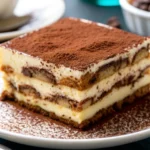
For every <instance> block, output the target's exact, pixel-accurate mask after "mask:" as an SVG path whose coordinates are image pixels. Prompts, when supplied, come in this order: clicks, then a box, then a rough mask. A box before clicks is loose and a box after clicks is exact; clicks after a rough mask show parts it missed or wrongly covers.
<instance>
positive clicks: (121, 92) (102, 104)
mask: <svg viewBox="0 0 150 150" xmlns="http://www.w3.org/2000/svg"><path fill="white" fill-rule="evenodd" d="M148 84H150V76H149V75H145V76H144V77H142V78H141V79H139V80H138V81H137V82H136V83H135V84H134V86H132V85H128V86H124V87H121V88H119V89H113V90H112V92H111V93H109V94H108V95H107V96H105V97H103V98H102V99H101V100H99V101H98V102H97V103H95V104H93V105H91V106H89V107H88V108H86V109H84V110H82V111H80V112H77V111H73V110H71V109H70V108H66V107H64V106H60V105H58V104H54V103H52V102H49V101H45V100H42V99H35V98H33V97H31V96H24V95H22V94H20V93H18V92H13V91H12V88H11V87H10V86H9V85H8V84H7V82H5V83H4V86H3V90H2V91H4V90H6V91H8V92H9V93H13V94H14V95H15V97H16V98H17V99H18V100H19V101H24V102H25V103H28V104H31V105H34V106H39V107H41V108H42V109H44V110H46V111H48V112H53V113H55V114H56V115H57V116H59V117H62V118H66V119H71V120H73V121H75V122H77V123H78V124H80V123H82V122H83V121H84V120H87V119H90V118H92V117H93V116H94V115H95V114H96V113H97V112H98V111H100V110H102V109H103V108H108V107H109V106H111V105H113V104H114V103H116V102H119V101H121V100H123V99H124V98H126V97H127V96H129V95H132V94H133V93H134V92H135V91H137V90H138V89H139V88H141V87H143V86H146V85H148ZM27 100H30V101H27Z"/></svg>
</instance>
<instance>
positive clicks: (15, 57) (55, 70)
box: [0, 39, 150, 81]
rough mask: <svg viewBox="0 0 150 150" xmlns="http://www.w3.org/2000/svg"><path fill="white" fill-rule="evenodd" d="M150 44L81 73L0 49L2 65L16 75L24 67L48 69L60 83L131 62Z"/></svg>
mask: <svg viewBox="0 0 150 150" xmlns="http://www.w3.org/2000/svg"><path fill="white" fill-rule="evenodd" d="M149 43H150V39H147V40H145V41H143V43H142V44H139V45H137V46H136V47H134V45H132V46H131V47H128V48H127V49H126V50H127V52H126V53H124V54H118V55H116V56H115V57H113V58H109V59H107V60H100V61H99V62H98V63H93V64H91V65H89V67H88V68H87V69H86V70H84V71H79V70H77V68H76V69H72V68H68V67H65V66H63V65H59V66H56V65H55V64H52V63H47V62H45V61H43V60H42V59H40V58H39V57H33V56H30V55H28V54H25V53H22V52H19V51H16V50H12V49H8V48H5V47H0V57H1V60H0V64H2V65H11V67H12V68H13V69H14V70H15V72H16V73H21V70H22V67H37V68H43V69H47V70H48V71H49V72H50V73H52V74H53V75H54V76H55V78H56V80H57V81H59V80H61V79H63V78H67V77H73V78H75V79H80V78H81V77H82V76H83V75H85V74H86V73H88V72H89V73H95V72H96V71H97V70H98V69H99V67H101V66H103V65H106V64H108V63H110V62H112V61H116V60H118V59H120V58H123V59H124V58H128V57H129V59H130V61H131V60H132V59H133V57H134V54H135V53H136V52H137V51H138V50H139V49H141V48H143V47H147V45H148V44H149Z"/></svg>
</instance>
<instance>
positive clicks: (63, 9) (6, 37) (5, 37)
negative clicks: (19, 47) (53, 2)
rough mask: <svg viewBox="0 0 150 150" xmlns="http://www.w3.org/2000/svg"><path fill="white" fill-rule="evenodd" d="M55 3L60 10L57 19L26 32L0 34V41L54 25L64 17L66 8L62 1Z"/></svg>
mask: <svg viewBox="0 0 150 150" xmlns="http://www.w3.org/2000/svg"><path fill="white" fill-rule="evenodd" d="M57 1H58V2H59V3H60V4H61V6H62V8H61V10H60V13H59V14H58V15H57V17H55V19H53V21H51V22H49V23H48V24H47V25H44V26H41V27H37V28H33V29H26V30H21V31H11V32H5V33H0V41H4V40H8V39H12V38H15V37H17V36H20V35H22V34H26V33H28V32H32V31H34V30H38V29H40V28H43V27H45V26H48V25H50V24H52V23H55V22H56V21H57V20H59V19H60V18H61V17H62V16H63V15H64V13H65V8H66V6H65V2H64V0H57Z"/></svg>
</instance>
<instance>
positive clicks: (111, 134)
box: [0, 99, 150, 149]
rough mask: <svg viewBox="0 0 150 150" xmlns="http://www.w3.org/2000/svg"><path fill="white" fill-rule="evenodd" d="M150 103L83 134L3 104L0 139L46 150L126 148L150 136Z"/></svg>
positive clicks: (117, 116) (120, 113) (109, 119)
mask: <svg viewBox="0 0 150 150" xmlns="http://www.w3.org/2000/svg"><path fill="white" fill-rule="evenodd" d="M149 107H150V101H149V99H146V100H145V101H144V103H138V105H136V106H135V107H128V108H127V109H125V110H123V111H121V112H119V113H117V114H115V115H114V116H112V117H110V118H108V119H107V120H105V121H104V123H100V124H99V123H97V124H98V126H97V125H96V126H94V127H93V128H92V129H89V130H86V131H80V130H77V129H73V128H70V127H69V126H64V125H62V124H60V123H58V122H56V121H52V120H51V119H50V118H48V117H43V116H42V115H39V114H36V113H33V112H31V111H29V110H27V109H25V108H22V107H20V106H18V105H17V106H16V104H15V103H14V102H10V101H8V102H7V101H4V102H1V101H0V138H4V139H6V140H10V141H13V142H17V143H21V144H26V145H31V146H36V147H45V148H59V149H91V148H105V147H112V146H118V145H123V144H127V143H131V142H135V141H138V140H142V139H145V138H148V137H150V120H149V118H150V112H149Z"/></svg>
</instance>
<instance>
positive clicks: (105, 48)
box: [4, 18, 144, 70]
mask: <svg viewBox="0 0 150 150" xmlns="http://www.w3.org/2000/svg"><path fill="white" fill-rule="evenodd" d="M143 40H144V38H143V37H140V36H138V35H135V34H131V33H128V32H125V31H122V30H118V29H114V28H113V29H109V28H106V27H102V26H98V25H97V24H96V23H91V22H90V23H85V22H82V21H80V20H79V19H69V18H65V19H61V20H60V21H58V22H57V23H55V24H53V25H51V26H48V27H45V28H43V29H40V30H38V31H35V32H33V33H30V34H27V35H26V36H24V37H20V38H16V39H14V40H12V41H11V42H8V43H5V44H4V45H5V46H6V47H8V48H11V49H16V50H18V51H21V52H24V53H27V54H30V55H32V56H38V57H40V58H42V59H43V60H45V61H47V62H51V63H54V64H56V65H60V64H62V65H64V66H66V67H70V68H73V69H79V70H83V69H86V68H87V67H88V66H89V65H90V64H91V63H96V62H98V61H100V60H103V59H107V58H109V57H112V56H114V55H116V54H119V53H123V52H125V51H126V50H125V48H127V47H132V46H133V44H135V45H137V44H139V43H141V42H142V41H143Z"/></svg>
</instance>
